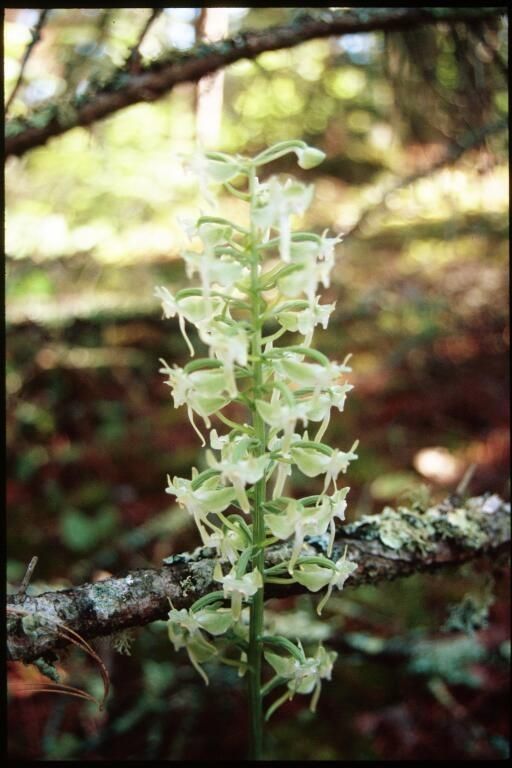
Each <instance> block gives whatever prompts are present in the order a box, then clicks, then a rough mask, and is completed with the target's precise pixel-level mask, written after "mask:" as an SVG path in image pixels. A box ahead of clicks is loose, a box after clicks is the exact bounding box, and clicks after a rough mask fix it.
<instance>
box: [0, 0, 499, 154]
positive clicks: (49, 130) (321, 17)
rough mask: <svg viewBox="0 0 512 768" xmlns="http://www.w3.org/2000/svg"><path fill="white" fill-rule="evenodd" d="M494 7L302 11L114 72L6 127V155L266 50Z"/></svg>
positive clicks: (468, 16) (459, 17) (478, 17)
mask: <svg viewBox="0 0 512 768" xmlns="http://www.w3.org/2000/svg"><path fill="white" fill-rule="evenodd" d="M504 13H506V7H496V8H494V7H493V8H491V7H489V8H486V7H482V8H471V7H470V8H351V9H347V10H343V11H334V12H331V11H329V12H327V11H324V12H321V13H319V12H315V13H308V12H306V11H304V12H300V13H299V14H298V15H297V16H296V17H295V19H294V21H293V22H291V23H290V24H287V25H280V26H274V27H268V28H267V29H264V30H260V31H248V32H244V33H241V34H238V35H235V36H233V37H230V38H226V39H224V40H221V41H219V42H215V43H199V44H198V45H197V46H195V48H193V49H192V50H190V51H186V52H179V51H173V52H172V53H168V54H166V55H165V56H164V57H162V58H161V59H159V60H156V61H154V62H152V63H150V64H148V65H147V66H145V67H142V68H141V70H140V72H133V73H132V72H130V67H131V62H129V64H128V65H127V66H125V67H123V68H120V69H118V70H116V71H115V72H114V74H113V76H112V77H111V78H110V79H109V81H108V82H107V83H103V84H102V85H101V86H95V85H94V84H93V83H90V85H89V88H88V89H87V90H86V92H85V93H84V94H82V95H81V96H79V97H78V96H77V97H75V98H74V99H73V101H72V102H71V103H69V104H68V103H66V104H64V105H63V104H61V103H59V102H57V101H49V102H47V103H46V104H45V105H44V106H42V107H40V108H39V109H38V110H36V111H35V112H33V113H32V114H31V115H29V116H28V117H27V118H24V119H13V120H9V121H7V124H6V141H5V155H6V157H7V156H9V155H18V156H20V155H23V154H24V153H25V152H27V151H28V150H30V149H33V148H35V147H38V146H41V145H43V144H45V142H46V141H47V140H48V139H49V138H51V137H52V136H59V135H61V134H63V133H65V132H66V131H68V130H70V129H71V128H76V127H77V126H86V125H91V124H92V123H94V122H96V121H97V120H101V119H102V118H104V117H107V116H108V115H111V114H113V113H115V112H116V111H118V110H120V109H123V108H124V107H128V106H130V105H131V104H136V103H138V102H141V101H154V100H156V99H159V98H161V97H162V96H164V95H165V94H167V93H169V92H170V91H171V90H172V89H173V88H174V86H176V85H177V84H178V83H184V82H197V81H198V80H200V79H201V78H202V77H204V76H205V75H209V74H211V73H213V72H215V71H217V70H219V69H221V68H223V67H226V66H227V65H228V64H232V63H234V62H236V61H239V60H240V59H253V58H255V57H256V56H258V55H259V54H260V53H263V52H265V51H274V50H278V49H282V48H292V47H294V46H296V45H298V44H299V43H302V42H305V41H306V40H312V39H314V38H320V37H329V36H331V35H338V36H340V35H345V34H353V33H356V32H374V31H394V30H402V29H408V28H411V27H415V26H418V25H421V24H436V23H438V22H443V23H446V22H452V21H462V22H468V23H471V22H474V21H484V20H486V19H491V18H496V17H498V16H500V15H503V14H504Z"/></svg>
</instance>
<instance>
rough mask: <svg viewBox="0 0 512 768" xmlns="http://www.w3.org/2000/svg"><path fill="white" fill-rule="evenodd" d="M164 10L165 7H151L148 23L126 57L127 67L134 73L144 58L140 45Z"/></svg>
mask: <svg viewBox="0 0 512 768" xmlns="http://www.w3.org/2000/svg"><path fill="white" fill-rule="evenodd" d="M162 11H163V8H152V9H151V13H150V15H149V17H148V19H147V21H146V23H145V24H144V26H143V27H142V29H141V31H140V34H139V37H138V39H137V42H136V43H135V45H134V46H133V48H132V49H131V51H130V54H129V56H128V58H127V59H126V68H127V69H128V71H129V72H131V73H132V74H133V73H135V72H138V71H139V68H140V63H141V59H142V56H141V54H140V50H139V49H140V46H141V45H142V43H143V41H144V38H145V37H146V35H147V33H148V32H149V29H150V27H151V25H152V24H153V22H154V21H156V20H157V19H158V17H159V16H160V14H161V13H162Z"/></svg>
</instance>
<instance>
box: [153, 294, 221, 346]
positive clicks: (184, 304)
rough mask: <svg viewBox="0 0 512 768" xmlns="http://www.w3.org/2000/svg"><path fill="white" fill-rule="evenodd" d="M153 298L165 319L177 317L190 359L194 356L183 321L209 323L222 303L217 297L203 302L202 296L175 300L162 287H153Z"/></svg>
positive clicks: (197, 323) (196, 323)
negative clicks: (156, 300)
mask: <svg viewBox="0 0 512 768" xmlns="http://www.w3.org/2000/svg"><path fill="white" fill-rule="evenodd" d="M155 296H157V297H158V298H159V299H160V300H161V302H162V309H163V312H164V316H165V317H166V318H173V317H175V316H176V315H178V322H179V327H180V331H181V335H182V336H183V338H184V339H185V342H186V343H187V346H188V348H189V350H190V354H191V355H192V357H193V356H194V354H195V352H194V347H193V346H192V342H191V341H190V339H189V337H188V335H187V331H186V328H185V320H188V321H189V323H192V324H193V325H199V324H201V323H203V324H204V323H209V322H211V320H212V318H213V317H215V315H217V314H218V313H219V312H220V310H221V308H222V306H223V302H222V300H221V299H219V298H217V297H213V298H212V297H209V298H208V300H205V299H204V297H203V296H184V297H183V298H180V299H176V297H175V296H173V295H172V293H171V292H170V291H169V290H168V289H167V288H165V287H164V286H156V287H155Z"/></svg>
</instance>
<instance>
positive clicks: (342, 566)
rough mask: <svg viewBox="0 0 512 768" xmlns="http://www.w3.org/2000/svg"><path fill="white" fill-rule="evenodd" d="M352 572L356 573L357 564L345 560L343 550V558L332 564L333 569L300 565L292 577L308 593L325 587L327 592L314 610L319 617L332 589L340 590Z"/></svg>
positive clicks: (307, 564) (309, 564)
mask: <svg viewBox="0 0 512 768" xmlns="http://www.w3.org/2000/svg"><path fill="white" fill-rule="evenodd" d="M354 571H357V564H356V563H353V562H352V561H351V560H347V550H346V549H345V552H344V554H343V557H340V559H339V560H337V561H336V563H334V569H331V568H324V567H323V566H321V565H316V564H314V563H302V564H300V565H299V566H297V568H296V569H295V570H294V572H293V577H294V579H295V581H298V582H299V584H302V585H303V586H304V587H307V589H309V590H310V592H318V591H319V590H321V589H323V588H324V587H327V592H326V593H325V595H324V597H323V598H322V600H321V601H320V602H319V604H318V607H317V609H316V611H317V613H318V615H320V614H321V613H322V609H323V607H324V605H325V604H326V602H327V601H328V599H329V598H330V596H331V592H332V590H333V589H334V587H336V589H340V590H341V589H343V587H344V585H345V582H346V580H347V579H348V578H349V576H351V575H352V574H353V573H354Z"/></svg>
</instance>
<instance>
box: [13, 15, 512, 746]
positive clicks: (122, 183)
mask: <svg viewBox="0 0 512 768" xmlns="http://www.w3.org/2000/svg"><path fill="white" fill-rule="evenodd" d="M332 10H335V11H338V12H340V13H341V12H342V10H343V9H328V8H324V9H322V8H314V9H307V8H306V9H303V8H291V7H290V8H235V7H232V8H225V9H221V8H216V9H205V8H202V9H201V8H165V9H150V8H133V9H130V8H108V9H78V8H71V9H70V8H62V9H51V10H49V11H43V12H42V11H41V9H22V8H16V9H13V8H11V9H9V8H7V9H6V10H5V18H4V37H5V41H4V42H5V98H6V101H7V102H8V118H9V121H8V123H7V131H8V134H7V135H8V137H9V136H13V137H16V136H17V135H18V134H19V133H20V132H21V131H22V130H24V129H26V128H27V125H29V123H28V122H27V121H29V120H32V122H31V123H30V125H32V126H36V127H37V126H38V125H39V126H40V125H44V123H45V120H46V119H47V116H48V114H50V111H49V110H50V108H54V112H53V113H52V114H55V105H57V111H58V117H59V120H60V121H61V123H62V124H64V125H66V121H68V123H67V124H68V125H69V126H70V128H69V130H63V131H62V132H61V135H59V136H56V137H54V138H52V139H50V141H49V142H48V143H46V144H44V145H42V146H34V147H33V148H31V149H29V150H28V151H26V152H24V153H23V154H20V155H19V156H16V154H11V155H10V156H8V157H7V162H6V172H5V186H6V200H7V202H6V334H7V362H6V369H7V370H6V374H7V378H6V390H7V446H8V461H7V503H8V520H7V523H8V561H7V580H8V589H10V590H14V589H16V587H17V585H18V584H19V583H20V580H21V579H22V577H23V574H24V572H25V569H26V566H27V563H28V561H29V560H30V558H31V557H32V556H33V555H38V557H39V563H38V566H37V569H36V573H35V576H34V579H33V583H32V585H31V586H30V588H29V589H30V590H31V591H32V592H33V593H35V592H36V591H37V590H39V591H44V590H45V589H49V588H51V589H55V588H59V587H64V586H70V585H78V584H81V583H83V582H85V581H91V580H94V579H97V578H101V577H103V576H105V574H106V573H120V572H122V571H125V570H127V569H132V568H138V567H145V566H154V567H159V565H160V562H161V559H162V558H163V557H166V556H167V555H169V554H171V553H177V552H180V551H185V550H189V549H192V548H194V547H195V546H197V545H198V543H199V542H198V540H197V536H196V534H195V529H194V526H193V524H192V523H191V521H190V519H189V518H188V516H187V514H186V513H185V512H183V511H180V510H178V509H177V508H176V507H175V506H173V505H172V504H170V503H169V501H170V500H169V496H167V495H166V494H165V492H164V488H165V476H166V473H169V474H170V475H171V476H172V475H174V474H178V475H182V476H188V473H189V471H190V467H191V465H192V464H195V463H197V461H198V458H197V457H198V453H199V441H198V438H197V436H196V434H195V433H194V431H193V430H192V428H191V426H190V425H189V423H188V420H187V419H186V413H185V410H184V409H179V410H175V409H174V408H173V405H172V401H171V398H170V394H169V390H168V388H167V387H166V386H165V385H164V383H163V379H162V377H161V376H160V375H159V374H158V368H159V363H158V358H159V357H163V358H165V359H166V360H167V361H168V362H169V363H171V364H172V362H177V363H180V364H183V362H184V361H186V360H187V358H188V352H187V349H186V346H185V344H184V342H183V340H182V338H181V336H180V334H179V331H178V328H177V323H176V322H174V321H169V320H168V321H164V320H162V317H161V308H160V305H159V302H158V300H157V299H155V297H154V296H153V288H154V286H155V285H167V286H168V287H169V288H170V289H172V290H175V289H176V288H177V287H178V286H183V285H185V284H186V283H187V280H186V277H185V275H184V270H183V267H182V262H181V260H180V249H181V248H182V247H183V246H184V245H185V243H186V238H185V236H184V235H183V233H182V230H181V228H180V225H179V223H178V218H179V217H181V216H194V215H197V214H198V212H199V210H200V208H201V207H203V208H204V202H201V201H200V199H199V197H198V191H197V184H196V181H195V179H194V178H193V177H192V176H190V175H188V174H187V173H186V172H185V170H184V165H183V158H185V157H186V156H188V155H190V154H191V153H193V152H194V150H195V148H196V140H197V139H198V138H199V139H200V140H201V141H202V142H203V143H204V144H205V145H206V146H209V147H211V148H215V149H220V150H224V151H228V152H239V153H248V154H249V153H254V152H258V151H260V150H262V149H263V148H264V147H266V146H267V145H269V144H271V143H273V142H275V141H279V140H283V139H287V138H302V139H304V140H305V141H307V142H308V143H310V144H312V145H313V146H317V147H319V148H321V149H323V150H324V151H325V152H326V154H327V160H326V161H325V162H324V163H323V164H322V165H321V166H319V168H317V169H315V170H314V171H309V172H307V180H308V181H314V182H315V185H316V197H315V201H314V204H313V206H312V208H311V209H310V211H309V213H308V214H307V218H306V219H305V221H304V225H305V227H306V228H307V229H313V230H315V231H318V232H321V231H323V230H324V229H326V228H329V230H330V232H331V233H333V232H334V233H338V232H342V233H345V239H344V242H343V243H342V244H341V245H340V246H339V247H338V259H337V267H336V269H335V273H334V279H333V282H332V284H331V287H330V288H329V289H328V290H326V291H325V292H324V298H323V300H324V301H336V311H335V313H334V316H333V319H332V321H331V324H330V327H329V330H328V331H326V332H317V335H316V337H315V339H316V341H315V343H316V345H317V346H318V348H319V349H320V350H322V351H323V352H325V353H326V354H327V355H329V356H331V357H333V358H336V359H339V360H341V359H343V358H344V356H345V355H346V354H347V353H348V352H351V353H353V358H352V365H353V375H352V379H351V381H352V383H353V384H354V385H355V389H354V391H353V392H352V393H351V394H350V397H349V399H348V402H347V406H346V409H345V412H344V413H343V414H339V416H338V417H337V418H335V419H333V420H332V423H331V426H330V428H329V429H330V434H329V435H328V438H329V442H330V443H331V444H333V445H336V444H337V441H338V440H339V442H340V445H346V444H347V439H348V440H349V443H350V442H351V441H352V440H353V439H355V438H359V440H360V452H359V453H360V459H359V461H357V462H355V463H354V464H353V465H352V466H351V468H350V472H349V475H348V476H347V483H348V484H349V485H350V486H351V491H350V495H349V501H350V504H349V512H348V519H349V520H354V519H357V518H358V517H359V516H360V515H362V514H367V513H374V512H378V511H380V510H381V509H382V508H383V507H384V506H385V505H389V504H391V505H396V504H401V503H402V504H403V503H413V502H414V500H415V499H416V500H417V499H423V500H425V498H429V497H430V498H431V499H433V500H438V499H441V498H443V497H444V496H445V495H446V494H448V493H451V492H453V491H454V490H455V488H456V487H457V484H458V483H459V482H460V480H461V478H462V477H463V475H464V473H465V472H466V470H467V469H468V467H470V466H471V465H473V464H474V465H476V467H475V470H474V474H473V476H472V478H471V481H470V486H469V490H470V492H471V493H472V494H479V493H483V492H486V491H492V492H496V493H499V494H501V495H502V496H504V497H508V495H509V479H508V478H509V475H508V459H509V456H508V450H509V446H508V410H507V408H508V405H507V404H508V385H507V374H508V368H507V353H508V346H509V335H508V314H507V313H508V302H507V298H508V292H507V283H508V275H507V256H508V239H507V238H508V155H507V148H508V142H507V131H506V120H507V105H508V92H507V64H506V61H507V50H506V46H507V19H506V16H504V15H503V14H500V13H496V14H495V15H494V16H493V17H490V18H488V19H487V20H484V21H482V20H478V19H474V18H471V17H470V18H469V20H468V19H467V18H464V14H463V13H462V12H464V11H471V10H472V11H473V12H476V11H481V10H483V9H461V19H462V20H461V21H449V22H448V21H443V19H442V12H443V11H446V10H449V9H442V8H441V9H437V10H438V11H439V16H440V23H438V24H436V25H431V24H420V25H416V26H411V27H410V28H404V29H403V30H400V31H379V30H378V29H376V30H375V31H368V32H364V33H353V34H343V35H333V36H329V37H321V38H315V39H311V40H306V41H304V42H301V43H300V44H297V45H296V46H294V47H290V48H287V49H282V50H271V51H267V52H263V53H261V54H260V55H259V56H257V57H256V58H254V59H247V58H246V59H242V60H239V61H236V62H235V63H233V64H230V65H229V66H228V67H227V68H225V69H223V70H220V74H217V75H216V76H214V77H213V78H209V79H207V80H205V79H203V80H202V81H201V82H200V84H199V85H197V84H196V83H191V82H183V83H181V84H179V85H177V86H176V87H175V88H173V89H172V90H171V91H170V92H169V93H167V94H165V95H164V96H163V97H161V98H159V99H158V100H154V101H153V100H151V98H150V97H149V96H148V100H147V101H146V102H145V103H144V102H140V103H136V104H133V105H132V106H128V107H127V108H125V109H121V110H119V111H116V112H114V113H113V114H111V115H110V116H108V117H107V118H106V119H104V120H100V121H97V122H93V123H92V124H91V125H89V126H86V127H72V126H73V121H74V117H75V114H76V113H75V111H74V110H75V109H76V105H77V104H79V103H81V102H80V99H82V100H85V99H87V98H89V97H91V98H93V97H94V93H93V92H94V89H95V88H96V89H98V88H102V87H104V86H105V84H108V83H110V82H112V78H113V77H114V76H116V72H117V69H116V68H119V67H123V66H124V67H125V69H126V72H128V74H127V75H125V76H124V77H125V81H123V82H124V83H126V82H127V80H126V78H129V77H130V73H131V74H137V72H139V71H140V68H141V67H142V68H143V67H145V66H146V65H147V64H148V63H149V62H152V61H153V60H159V59H161V58H162V57H165V56H167V57H168V58H172V57H173V56H174V57H175V58H176V60H179V57H180V56H182V55H183V53H184V52H186V51H187V50H188V49H190V48H192V47H193V46H195V49H194V50H195V52H196V53H197V55H198V56H199V57H200V56H201V55H204V52H205V47H204V46H205V43H204V42H202V41H204V39H205V38H208V37H211V38H219V37H234V36H236V35H242V34H243V33H244V32H246V31H247V30H260V32H264V31H265V30H268V29H269V28H271V27H274V26H275V25H289V26H290V27H291V28H294V26H295V27H300V25H301V24H302V23H304V20H307V18H322V15H324V16H325V14H327V16H328V15H329V13H330V11H332ZM377 10H379V9H377ZM380 10H381V11H383V10H385V9H380ZM366 11H367V12H368V13H371V12H372V9H366ZM373 12H375V9H373ZM41 13H43V18H41ZM308 13H309V17H308ZM34 29H36V30H37V31H36V34H34V32H33V31H34ZM31 40H32V42H33V45H32V47H31V50H30V56H29V58H28V60H27V62H26V66H24V68H23V77H22V79H21V80H20V81H19V82H18V80H19V75H20V66H21V62H22V60H23V57H24V54H25V52H26V51H27V46H28V45H29V44H30V42H31ZM119 87H122V86H119ZM91 93H92V94H93V95H92V96H91ZM52 105H53V107H52ZM31 116H33V117H31ZM38 120H39V122H38ZM289 171H292V172H293V173H295V172H296V167H292V164H291V161H290V163H288V161H287V160H286V159H283V160H282V161H279V162H277V163H275V166H274V167H272V168H271V172H273V173H287V172H289ZM304 177H305V178H306V173H305V174H304ZM223 205H224V202H223V201H222V199H221V200H220V207H221V208H222V206H223ZM226 206H227V207H226V208H224V211H225V215H227V216H228V217H231V216H233V217H236V216H237V210H236V205H235V204H234V203H233V202H232V200H231V201H230V202H229V203H226ZM347 435H348V436H349V438H347V437H346V436H347ZM310 487H311V486H308V488H310ZM297 491H298V492H303V491H306V492H309V493H313V492H315V491H314V490H309V491H308V489H307V488H300V487H298V488H297ZM506 583H507V582H506V579H505V577H504V575H503V571H502V570H496V571H493V568H492V567H491V565H490V564H488V563H485V562H478V563H477V564H475V565H474V566H465V567H464V568H462V569H461V568H459V569H458V570H454V571H453V572H450V573H446V572H443V574H442V575H439V576H426V575H418V576H413V577H410V578H408V579H406V580H401V581H398V582H396V583H391V584H387V585H379V586H378V587H371V586H368V587H362V588H359V589H358V590H354V591H351V590H350V589H347V590H346V591H344V592H343V593H342V594H340V595H339V596H337V597H336V598H333V599H332V600H331V601H330V602H329V604H328V608H327V610H326V611H325V614H324V615H325V616H326V617H327V618H328V620H327V621H322V623H318V622H317V621H316V620H315V618H314V615H315V614H314V611H313V608H312V605H311V601H310V600H309V598H307V597H304V598H299V599H297V600H295V601H294V600H291V599H290V600H289V601H287V602H283V601H281V602H280V603H279V604H277V603H276V605H275V606H274V608H275V611H276V618H275V621H276V623H277V624H278V626H279V629H280V631H281V633H283V634H286V633H289V634H290V636H292V637H295V638H297V637H301V638H303V640H304V642H305V643H306V644H307V643H308V642H313V641H315V640H317V639H319V638H324V639H326V640H327V645H328V646H330V647H333V648H335V649H337V650H338V652H339V654H340V655H339V658H338V662H337V665H336V669H335V673H334V680H333V682H331V683H330V684H328V685H325V686H324V689H323V693H322V697H321V699H320V703H319V708H318V713H317V715H316V716H313V715H311V713H310V712H309V711H308V710H307V707H306V706H305V704H304V703H303V702H302V701H298V700H294V701H293V702H291V703H289V704H288V705H286V706H284V707H283V708H282V710H280V712H279V713H278V714H277V715H276V716H275V718H274V719H273V721H271V722H270V724H269V726H268V739H269V750H270V753H271V755H272V756H273V759H276V760H279V759H299V758H303V759H311V760H329V759H330V760H346V759H356V760H371V759H388V760H389V759H399V760H404V759H413V760H414V759H416V760H417V759H438V758H440V757H443V758H446V759H450V758H452V759H484V758H491V759H493V758H494V759H499V758H503V757H505V756H506V752H507V743H508V742H507V706H508V705H507V702H508V698H507V697H508V689H507V680H508V662H509V657H510V652H509V645H508V642H507V638H508V637H509V635H508V628H507V626H506V623H507V614H508V612H507V599H508V598H507V594H506ZM127 645H130V650H131V654H130V655H129V654H128V653H127V652H126V651H127ZM96 647H97V648H98V650H99V652H100V655H101V656H102V658H103V659H104V661H105V664H106V665H107V667H108V669H109V674H110V677H111V684H112V692H111V694H110V697H109V701H108V704H107V707H106V710H105V711H104V712H98V709H97V708H96V707H94V706H93V705H92V704H91V705H89V704H88V703H85V702H83V701H80V700H78V699H73V698H70V697H66V696H50V695H46V694H42V693H41V694H38V695H32V696H28V695H27V694H26V693H24V691H23V686H24V685H25V684H26V683H32V682H34V681H36V680H44V678H42V677H41V675H40V673H39V672H38V671H37V670H36V669H35V668H34V667H33V666H23V665H22V664H11V665H10V669H9V678H10V716H11V718H12V725H11V727H10V729H9V741H10V745H9V749H10V756H11V758H16V759H21V758H26V759H42V760H48V759H64V760H84V759H96V760H101V759H147V760H155V759H166V760H177V759H199V760H201V759H202V760H207V759H211V758H213V757H215V758H216V759H226V760H230V759H241V758H242V757H243V756H244V750H245V743H246V713H245V692H244V690H243V686H242V685H241V684H240V682H239V681H238V680H237V678H236V674H233V675H232V676H231V675H230V672H229V670H226V668H224V669H215V668H212V669H211V675H210V679H211V682H210V687H209V689H206V688H205V687H204V686H203V683H202V681H201V680H200V679H199V677H198V676H197V674H196V672H195V671H194V670H193V669H192V667H191V666H190V665H189V663H188V660H187V659H186V655H185V654H176V653H175V652H174V651H173V649H172V647H171V645H170V643H169V642H168V640H167V637H166V627H165V623H164V622H157V623H155V624H153V625H151V626H150V627H147V628H144V629H142V630H138V631H137V632H133V633H132V636H131V638H128V637H121V638H119V637H117V638H114V639H113V640H112V641H109V640H100V641H97V643H96ZM116 648H117V650H116ZM75 651H76V652H73V653H71V652H70V653H69V654H68V655H67V657H66V658H65V659H63V661H62V663H61V664H60V665H59V670H60V672H61V675H62V679H63V680H64V681H65V682H68V683H70V684H73V685H77V686H78V687H80V688H82V689H84V690H86V691H89V692H91V693H93V694H94V693H97V691H98V687H100V688H101V680H100V678H99V675H98V672H97V669H96V668H95V667H94V665H90V664H89V663H88V660H87V657H86V656H84V654H83V653H81V652H80V651H78V650H76V649H75ZM119 651H121V652H119ZM123 651H124V652H123ZM299 698H300V697H299ZM441 745H442V754H441V752H440V749H441Z"/></svg>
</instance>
